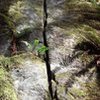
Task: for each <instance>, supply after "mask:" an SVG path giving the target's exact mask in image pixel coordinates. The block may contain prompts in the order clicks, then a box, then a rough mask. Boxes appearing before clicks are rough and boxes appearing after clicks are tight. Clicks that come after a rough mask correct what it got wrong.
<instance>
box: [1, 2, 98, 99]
mask: <svg viewBox="0 0 100 100" xmlns="http://www.w3.org/2000/svg"><path fill="white" fill-rule="evenodd" d="M42 4H43V3H42V0H21V1H19V0H18V1H16V2H14V3H12V2H11V3H10V6H9V11H7V12H8V13H9V16H10V17H11V18H12V20H13V21H14V23H16V27H15V35H16V37H17V38H18V43H19V45H18V47H19V50H25V49H26V51H28V49H27V48H25V47H24V46H26V44H21V43H22V42H21V41H26V42H28V43H31V42H32V41H33V40H34V39H39V40H42V35H41V33H42V24H43V23H42V20H43V11H42ZM47 9H48V19H47V21H48V26H47V30H46V31H47V39H48V44H49V47H50V48H49V50H50V61H51V69H52V72H53V74H54V80H52V82H53V83H52V84H53V94H54V96H55V99H57V100H80V99H82V100H99V99H100V68H99V67H100V65H99V64H98V65H97V62H99V60H100V34H99V33H100V17H99V16H100V6H99V1H97V2H95V1H94V0H47ZM23 34H24V35H23ZM2 38H5V37H2ZM2 38H1V37H0V39H2ZM2 40H3V39H2ZM5 40H6V41H5ZM10 40H11V39H9V38H7V39H4V41H5V45H4V44H3V43H4V41H2V42H0V48H2V50H1V49H0V52H1V54H4V53H5V52H6V50H7V49H6V50H5V47H8V46H9V45H8V46H7V43H8V44H10ZM24 43H25V42H24ZM7 59H9V60H7V61H9V63H8V62H5V63H3V64H4V65H5V64H6V65H9V67H10V69H11V70H10V75H11V77H12V79H13V84H14V87H15V90H16V92H17V95H18V100H20V99H21V100H49V99H50V97H49V95H48V94H49V93H48V82H47V74H46V66H45V63H44V62H42V60H40V59H39V58H37V57H35V56H33V55H32V54H22V55H17V56H14V57H11V58H7ZM0 95H1V94H0ZM12 100H13V99H12ZM14 100H16V99H14Z"/></svg>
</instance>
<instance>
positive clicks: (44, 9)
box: [43, 0, 53, 100]
mask: <svg viewBox="0 0 100 100" xmlns="http://www.w3.org/2000/svg"><path fill="white" fill-rule="evenodd" d="M47 18H48V14H47V0H43V24H44V25H43V41H44V45H45V46H46V47H47V48H48V43H47V37H46V28H47ZM44 60H45V63H46V68H47V76H48V84H49V87H48V89H49V92H50V96H51V99H52V100H53V91H52V72H51V68H50V59H49V51H48V50H47V51H46V52H45V55H44Z"/></svg>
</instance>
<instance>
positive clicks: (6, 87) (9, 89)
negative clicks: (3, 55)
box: [0, 66, 18, 100]
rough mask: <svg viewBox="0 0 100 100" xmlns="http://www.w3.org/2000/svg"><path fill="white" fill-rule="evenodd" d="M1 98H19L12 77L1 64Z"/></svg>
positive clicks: (6, 99)
mask: <svg viewBox="0 0 100 100" xmlns="http://www.w3.org/2000/svg"><path fill="white" fill-rule="evenodd" d="M0 100H18V99H17V95H16V92H15V90H14V87H13V84H12V82H11V78H10V76H9V75H8V73H7V71H6V70H5V69H4V68H3V67H2V66H0Z"/></svg>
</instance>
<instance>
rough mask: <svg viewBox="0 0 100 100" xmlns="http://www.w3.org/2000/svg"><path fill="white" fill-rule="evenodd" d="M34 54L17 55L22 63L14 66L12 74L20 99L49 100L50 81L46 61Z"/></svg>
mask: <svg viewBox="0 0 100 100" xmlns="http://www.w3.org/2000/svg"><path fill="white" fill-rule="evenodd" d="M32 56H33V55H31V54H29V55H25V54H24V55H20V56H16V58H17V59H19V58H21V59H22V60H23V61H22V64H19V65H17V66H18V68H16V65H15V66H14V67H15V68H16V69H12V71H11V76H12V78H13V79H14V86H15V89H16V91H17V93H18V97H19V100H20V99H21V100H48V98H49V95H48V82H47V73H46V66H45V63H44V62H42V60H40V59H39V58H37V57H34V56H33V57H32Z"/></svg>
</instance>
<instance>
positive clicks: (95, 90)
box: [86, 80, 100, 100]
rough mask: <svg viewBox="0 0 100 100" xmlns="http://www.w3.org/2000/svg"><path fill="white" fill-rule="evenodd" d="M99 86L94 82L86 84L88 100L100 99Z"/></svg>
mask: <svg viewBox="0 0 100 100" xmlns="http://www.w3.org/2000/svg"><path fill="white" fill-rule="evenodd" d="M99 84H100V83H99ZM99 84H98V83H97V82H96V81H95V80H94V81H91V82H88V83H86V88H87V92H86V93H87V95H88V100H99V99H100V86H99ZM91 98H92V99H91Z"/></svg>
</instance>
